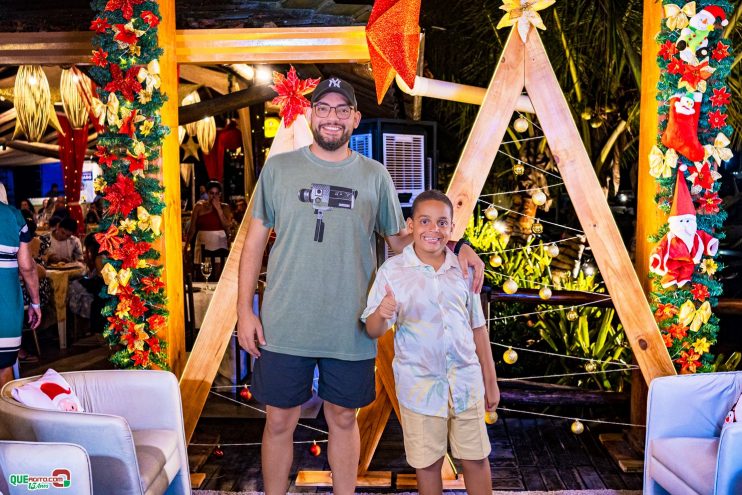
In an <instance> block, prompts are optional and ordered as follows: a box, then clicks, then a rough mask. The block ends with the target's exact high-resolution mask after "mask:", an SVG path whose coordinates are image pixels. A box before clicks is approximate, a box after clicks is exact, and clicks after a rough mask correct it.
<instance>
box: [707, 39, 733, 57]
mask: <svg viewBox="0 0 742 495" xmlns="http://www.w3.org/2000/svg"><path fill="white" fill-rule="evenodd" d="M728 56H729V45H725V44H724V43H722V42H721V41H719V42H718V43H717V44H716V48H714V50H713V51H712V52H711V58H713V59H714V60H716V61H717V62H720V61H721V60H722V59H723V58H726V57H728Z"/></svg>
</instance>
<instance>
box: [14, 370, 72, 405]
mask: <svg viewBox="0 0 742 495" xmlns="http://www.w3.org/2000/svg"><path fill="white" fill-rule="evenodd" d="M12 394H13V397H14V398H15V399H16V400H17V401H18V402H20V403H22V404H25V405H27V406H31V407H38V408H40V409H56V410H58V411H75V412H82V411H83V408H82V404H80V400H79V399H78V398H77V395H75V393H74V392H73V391H72V387H70V384H69V383H67V380H65V379H64V378H63V377H62V375H60V374H59V373H57V372H56V371H54V370H53V369H49V370H47V371H46V373H44V376H42V377H41V378H39V379H38V380H37V381H34V382H30V383H26V384H25V385H23V386H21V387H16V388H14V389H13V391H12Z"/></svg>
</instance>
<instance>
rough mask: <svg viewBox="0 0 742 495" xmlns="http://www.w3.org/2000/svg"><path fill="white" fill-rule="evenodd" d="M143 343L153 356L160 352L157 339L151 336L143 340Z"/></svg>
mask: <svg viewBox="0 0 742 495" xmlns="http://www.w3.org/2000/svg"><path fill="white" fill-rule="evenodd" d="M145 342H146V343H147V346H148V347H149V350H150V351H151V352H154V353H155V354H157V353H158V352H160V339H158V338H157V337H156V336H154V335H153V336H152V337H150V338H148V339H147V340H145Z"/></svg>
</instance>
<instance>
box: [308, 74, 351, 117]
mask: <svg viewBox="0 0 742 495" xmlns="http://www.w3.org/2000/svg"><path fill="white" fill-rule="evenodd" d="M327 93H338V94H340V95H343V96H344V97H345V99H346V100H348V103H349V104H350V105H352V106H353V107H354V108H356V109H357V108H358V102H356V92H355V91H354V90H353V86H351V85H350V83H348V82H345V81H343V80H342V79H340V78H339V77H331V78H329V79H325V80H324V81H322V82H321V83H319V84H318V85H317V87H316V88H315V89H314V92H313V93H312V105H314V104H315V103H316V102H317V100H319V99H320V98H322V97H323V96H325V95H326V94H327Z"/></svg>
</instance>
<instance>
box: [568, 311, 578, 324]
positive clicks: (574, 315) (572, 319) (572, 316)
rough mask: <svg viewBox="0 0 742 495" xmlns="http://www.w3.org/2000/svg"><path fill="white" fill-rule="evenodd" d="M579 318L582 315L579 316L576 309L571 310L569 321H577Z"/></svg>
mask: <svg viewBox="0 0 742 495" xmlns="http://www.w3.org/2000/svg"><path fill="white" fill-rule="evenodd" d="M579 317H580V315H578V314H577V311H575V310H574V309H570V310H569V312H567V319H568V320H569V321H575V320H576V319H577V318H579Z"/></svg>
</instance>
